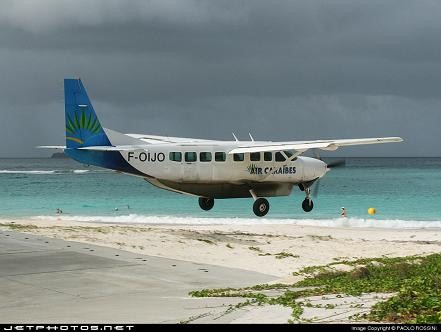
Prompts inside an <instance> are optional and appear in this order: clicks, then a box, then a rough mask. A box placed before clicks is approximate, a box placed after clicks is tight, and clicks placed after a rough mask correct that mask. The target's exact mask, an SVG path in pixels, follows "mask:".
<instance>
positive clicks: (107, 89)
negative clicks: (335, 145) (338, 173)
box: [0, 0, 441, 157]
mask: <svg viewBox="0 0 441 332" xmlns="http://www.w3.org/2000/svg"><path fill="white" fill-rule="evenodd" d="M0 73H1V80H0V116H1V118H0V133H1V137H2V139H1V140H0V156H2V157H19V156H23V157H33V156H48V155H50V154H51V152H47V151H40V150H37V149H35V148H34V147H35V146H36V145H63V144H64V104H63V78H65V77H78V76H79V77H81V78H82V80H83V82H84V84H85V86H86V89H87V90H88V93H89V96H90V97H91V99H92V102H93V104H94V107H95V110H96V111H97V113H98V115H99V117H100V119H101V123H102V124H103V126H105V127H109V128H112V129H115V130H119V131H122V132H135V133H150V134H158V135H174V136H184V137H198V138H212V139H231V137H232V136H231V132H232V131H234V132H235V133H236V134H237V135H238V137H239V138H242V139H247V137H248V132H249V131H251V132H252V133H253V135H254V138H255V139H268V140H303V139H320V138H352V137H375V136H402V137H403V138H404V139H405V140H406V141H405V143H399V144H387V145H382V146H379V145H377V146H370V147H351V148H344V149H341V150H339V151H337V152H334V153H332V154H329V153H328V155H347V156H389V155H390V156H441V147H440V146H441V145H440V142H441V131H440V129H439V128H440V125H441V1H421V0H418V1H416V0H415V1H406V0H397V1H384V0H381V1H376V0H369V1H365V0H363V1H356V0H347V1H339V0H332V1H330V0H326V1H312V0H305V1H258V0H250V1H240V0H234V1H222V0H215V1H214V0H213V1H206V0H203V1H197V0H193V1H190V0H174V1H166V0H158V1H144V0H143V1H135V0H131V1H116V0H94V1H88V0H87V1H85V0H76V1H60V0H39V1H21V0H14V1H12V0H11V1H7V0H3V1H1V2H0Z"/></svg>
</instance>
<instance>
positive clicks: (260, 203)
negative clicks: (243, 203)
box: [253, 198, 270, 217]
mask: <svg viewBox="0 0 441 332" xmlns="http://www.w3.org/2000/svg"><path fill="white" fill-rule="evenodd" d="M269 207H270V206H269V202H268V201H267V200H266V199H265V198H258V199H256V201H255V202H254V204H253V211H254V214H255V215H256V216H258V217H263V216H264V215H266V214H267V213H268V211H269Z"/></svg>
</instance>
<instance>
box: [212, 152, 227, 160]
mask: <svg viewBox="0 0 441 332" xmlns="http://www.w3.org/2000/svg"><path fill="white" fill-rule="evenodd" d="M226 159H227V155H226V153H225V152H215V153H214V160H216V161H225V160H226Z"/></svg>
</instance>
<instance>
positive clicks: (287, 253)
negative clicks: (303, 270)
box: [275, 251, 300, 259]
mask: <svg viewBox="0 0 441 332" xmlns="http://www.w3.org/2000/svg"><path fill="white" fill-rule="evenodd" d="M275 256H276V258H277V259H282V258H287V257H293V258H299V257H300V256H299V255H293V254H291V253H289V252H285V251H282V252H279V253H277V254H275Z"/></svg>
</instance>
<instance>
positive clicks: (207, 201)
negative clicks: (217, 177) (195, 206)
mask: <svg viewBox="0 0 441 332" xmlns="http://www.w3.org/2000/svg"><path fill="white" fill-rule="evenodd" d="M199 206H200V207H201V209H202V210H204V211H208V210H211V209H212V208H213V206H214V199H213V198H207V197H199Z"/></svg>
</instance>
